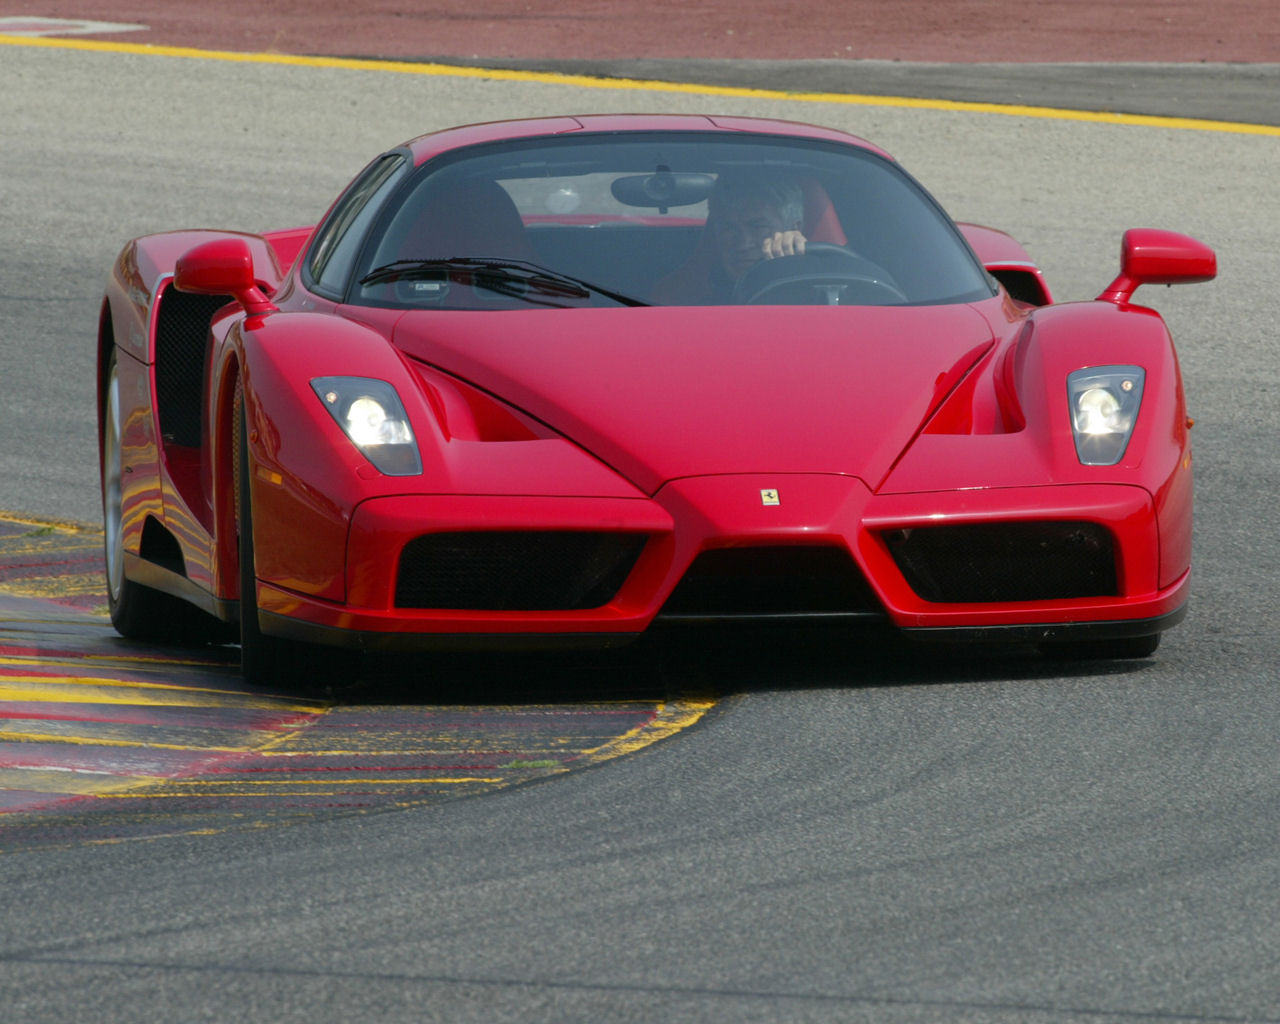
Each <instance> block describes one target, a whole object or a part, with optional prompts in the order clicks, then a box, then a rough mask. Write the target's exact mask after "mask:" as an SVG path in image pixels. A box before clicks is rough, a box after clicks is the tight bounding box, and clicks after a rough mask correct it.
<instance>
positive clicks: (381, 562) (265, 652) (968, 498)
mask: <svg viewBox="0 0 1280 1024" xmlns="http://www.w3.org/2000/svg"><path fill="white" fill-rule="evenodd" d="M1215 272H1216V264H1215V257H1214V254H1213V251H1212V250H1211V249H1209V248H1208V247H1207V246H1205V245H1203V244H1201V243H1199V242H1197V241H1195V240H1194V239H1191V238H1187V237H1186V236H1183V235H1178V234H1174V233H1172V232H1167V231H1158V230H1151V229H1139V230H1131V231H1129V232H1127V233H1126V234H1125V236H1124V240H1123V243H1122V246H1121V255H1120V267H1119V273H1118V276H1116V277H1115V278H1114V280H1113V281H1112V282H1111V283H1110V284H1108V285H1107V286H1106V288H1105V289H1104V290H1103V291H1102V293H1101V294H1100V295H1099V296H1098V298H1097V299H1096V300H1093V301H1089V302H1077V303H1067V304H1063V305H1055V304H1053V302H1052V300H1051V298H1050V294H1049V290H1048V288H1047V287H1046V285H1045V282H1044V280H1043V278H1042V275H1041V273H1040V271H1039V270H1038V269H1037V268H1036V266H1035V265H1034V264H1033V263H1032V262H1031V260H1030V259H1029V257H1028V256H1027V253H1026V252H1025V251H1024V250H1023V249H1022V247H1021V246H1019V245H1018V244H1017V243H1016V242H1015V241H1013V240H1012V239H1011V238H1010V237H1008V236H1007V235H1005V234H1003V233H1001V232H999V231H995V230H992V229H990V228H982V227H977V226H974V225H968V224H959V225H957V224H955V223H953V222H952V221H951V220H950V219H949V218H948V216H947V215H946V214H945V213H944V212H943V210H942V209H941V208H940V207H939V206H938V204H937V202H936V201H935V200H934V199H933V198H932V197H930V195H929V194H928V193H927V192H925V191H924V190H923V189H922V188H921V187H920V185H918V184H917V183H916V182H915V181H914V180H913V179H912V178H911V177H910V176H909V175H908V174H907V173H905V172H904V171H903V170H902V168H901V167H899V166H898V164H897V163H895V162H894V160H893V159H892V158H891V157H890V156H888V155H887V154H886V153H884V152H882V151H881V150H879V149H877V148H876V147H875V146H873V145H870V144H868V143H866V142H864V141H862V140H860V139H857V138H854V137H852V136H849V135H846V134H844V133H842V132H838V131H834V130H830V129H825V128H818V127H813V126H809V125H799V124H790V123H784V122H778V121H767V120H756V119H747V118H740V117H693V116H689V117H685V116H679V117H677V116H613V115H608V116H592V117H563V118H549V119H541V120H530V121H513V122H504V123H497V124H485V125H473V126H469V127H462V128H454V129H450V130H448V131H441V132H435V133H433V134H429V135H425V136H423V137H421V138H418V139H415V140H413V141H412V142H409V143H407V144H405V145H403V146H400V147H398V148H396V149H393V150H391V151H389V152H387V153H384V154H383V155H381V156H379V157H378V158H377V159H375V160H374V161H373V162H372V163H371V164H369V166H368V167H366V168H365V169H364V170H363V171H362V172H361V173H360V174H359V176H358V177H357V178H356V179H355V180H354V181H353V182H352V183H351V184H350V185H349V186H348V187H347V189H346V190H345V191H344V192H343V193H342V194H341V195H340V196H339V197H338V199H337V201H336V202H335V203H334V204H333V206H332V207H331V208H330V209H329V211H328V213H327V214H325V216H324V218H323V219H322V220H321V221H320V223H319V225H318V226H317V227H315V228H310V227H308V228H298V229H292V230H284V231H279V232H272V233H268V234H265V235H248V234H241V233H236V232H232V231H182V232H174V233H168V234H160V235H153V236H149V237H145V238H140V239H137V240H135V241H132V242H130V243H129V244H128V245H127V246H126V247H125V249H124V251H123V252H122V253H121V255H120V257H119V259H118V260H117V261H116V263H115V266H114V269H113V273H112V275H111V279H110V284H109V287H108V289H107V294H106V299H105V301H104V303H103V306H102V314H101V322H100V326H99V339H98V361H97V373H98V393H99V395H100V402H99V411H100V422H101V456H102V494H103V507H104V515H105V526H106V531H105V532H106V565H107V581H108V587H109V593H110V608H111V619H112V622H113V624H114V625H115V627H116V629H117V630H118V631H119V632H120V633H122V634H124V635H125V636H128V637H138V638H142V637H153V638H154V637H167V638H175V637H183V636H185V637H189V638H196V637H204V638H208V637H211V636H218V635H222V636H226V635H227V634H228V633H230V635H231V636H234V633H231V630H232V628H233V627H234V625H235V624H236V623H238V625H239V640H240V644H241V649H242V662H243V666H244V671H245V673H246V674H247V675H248V676H249V677H250V678H270V677H271V676H273V675H274V673H275V672H276V671H277V670H278V669H280V668H283V667H285V662H284V661H283V660H282V659H285V658H287V657H288V656H289V655H290V653H291V652H298V651H301V650H304V649H310V648H307V647H305V646H300V645H313V644H316V645H331V646H336V647H340V648H346V649H353V650H391V649H430V648H458V647H491V646H501V645H506V646H508V647H511V646H514V647H520V646H533V645H540V644H541V645H546V644H549V645H581V644H596V645H601V646H604V645H609V644H613V643H618V642H620V641H623V640H626V639H629V638H634V637H636V636H638V635H639V634H641V633H642V632H644V631H645V630H647V629H649V628H650V627H651V626H652V625H654V624H655V623H662V622H684V623H713V622H714V623H721V622H732V621H748V622H750V621H780V620H786V621H790V620H805V621H824V622H833V623H838V622H843V621H858V620H878V621H881V622H883V623H885V624H887V625H889V626H892V627H896V628H897V629H899V630H904V631H907V632H908V633H911V634H915V635H920V636H935V637H936V636H943V637H953V636H954V637H958V638H977V639H982V640H1002V639H1008V640H1010V641H1017V642H1031V643H1035V644H1039V645H1040V646H1041V647H1043V648H1045V649H1047V650H1061V649H1066V650H1072V651H1081V652H1089V653H1091V654H1098V653H1102V654H1106V655H1111V656H1119V657H1134V656H1145V655H1148V654H1150V653H1151V652H1152V651H1153V650H1154V649H1155V647H1156V645H1157V643H1158V641H1159V639H1160V634H1161V631H1163V630H1165V629H1167V628H1169V627H1170V626H1172V625H1173V624H1174V623H1176V622H1177V621H1178V619H1179V618H1180V617H1181V615H1182V614H1183V611H1184V606H1185V602H1186V599H1187V587H1188V574H1189V568H1190V562H1191V506H1192V487H1191V452H1190V448H1189V444H1188V428H1189V427H1190V421H1189V420H1188V418H1187V412H1186V409H1185V405H1184V399H1183V390H1182V383H1181V380H1180V376H1179V370H1178V361H1177V357H1176V355H1175V352H1174V347H1173V344H1172V342H1171V340H1170V337H1169V333H1168V331H1167V329H1166V327H1165V325H1164V323H1163V321H1162V320H1161V319H1160V317H1159V316H1158V315H1157V314H1156V313H1155V312H1153V311H1152V310H1150V309H1147V308H1144V307H1142V306H1138V305H1134V304H1133V302H1132V298H1133V293H1134V291H1135V290H1136V289H1137V288H1138V287H1139V286H1140V285H1142V284H1150V283H1159V284H1175V283H1180V282H1194V281H1206V280H1209V279H1210V278H1212V277H1213V276H1214V274H1215Z"/></svg>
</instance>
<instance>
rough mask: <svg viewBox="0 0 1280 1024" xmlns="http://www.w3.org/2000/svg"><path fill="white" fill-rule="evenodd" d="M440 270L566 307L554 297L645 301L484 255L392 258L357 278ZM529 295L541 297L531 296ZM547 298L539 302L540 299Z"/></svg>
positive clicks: (365, 280)
mask: <svg viewBox="0 0 1280 1024" xmlns="http://www.w3.org/2000/svg"><path fill="white" fill-rule="evenodd" d="M441 271H443V272H444V273H446V274H447V275H448V276H449V277H451V278H454V279H455V280H459V281H460V282H461V283H467V284H472V285H475V286H478V287H481V288H484V289H485V290H487V291H491V292H496V293H498V294H499V295H507V296H510V297H511V298H515V299H523V300H524V301H526V302H532V303H534V304H535V305H543V306H554V307H556V308H558V309H568V308H570V307H569V306H568V305H566V304H565V303H564V302H557V301H553V300H556V299H579V300H580V299H587V298H590V297H591V295H592V294H595V295H602V296H604V297H605V298H606V299H612V300H613V301H614V302H618V303H620V304H622V305H624V306H647V305H649V303H647V302H642V301H641V300H640V299H636V298H632V297H631V296H630V295H623V294H622V293H621V292H615V291H614V290H613V289H611V288H603V287H601V286H600V285H598V284H592V283H591V282H590V281H583V280H582V279H581V278H577V277H573V276H571V275H569V274H562V273H560V272H559V271H557V270H550V269H548V268H547V267H542V266H539V265H538V264H536V263H530V262H529V261H527V260H512V259H504V258H497V257H486V256H454V257H451V258H449V259H428V260H396V261H395V262H394V263H388V264H386V265H385V266H381V267H378V268H377V269H376V270H373V271H370V272H369V273H368V274H366V275H365V276H364V277H362V278H361V279H360V283H361V284H362V285H366V286H367V285H372V284H386V283H387V282H390V281H403V280H413V279H414V278H417V277H422V276H429V275H431V274H433V273H440V272H441ZM530 293H533V295H536V296H540V297H541V298H534V297H533V296H531V294H530ZM544 299H545V300H548V301H543V300H544Z"/></svg>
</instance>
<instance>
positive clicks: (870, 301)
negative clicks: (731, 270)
mask: <svg viewBox="0 0 1280 1024" xmlns="http://www.w3.org/2000/svg"><path fill="white" fill-rule="evenodd" d="M733 300H734V302H740V303H748V304H752V305H761V304H764V303H769V304H771V305H784V306H857V305H867V306H883V305H888V304H891V303H895V302H906V301H907V297H906V295H904V294H903V293H902V291H901V289H899V288H898V286H897V285H896V284H895V283H894V280H893V278H892V277H891V276H890V275H889V272H888V271H887V270H885V269H884V268H883V267H882V266H880V265H879V264H877V263H872V262H871V261H870V260H869V259H867V258H866V257H864V256H859V255H858V254H857V253H855V252H852V251H851V250H849V249H846V248H845V247H844V246H843V245H832V244H831V243H829V242H808V243H807V244H806V245H805V247H804V253H803V254H801V255H797V256H777V257H774V258H773V259H771V260H760V261H759V262H758V263H756V264H754V265H753V266H752V267H751V268H750V269H749V270H748V271H747V272H746V273H745V274H743V275H742V277H741V278H739V279H738V283H737V284H736V285H734V288H733Z"/></svg>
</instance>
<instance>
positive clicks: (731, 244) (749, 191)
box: [653, 171, 805, 306]
mask: <svg viewBox="0 0 1280 1024" xmlns="http://www.w3.org/2000/svg"><path fill="white" fill-rule="evenodd" d="M707 206H708V212H707V226H706V235H705V236H704V238H703V239H702V240H701V241H700V242H699V243H698V246H697V250H696V251H695V253H694V255H693V258H692V259H690V261H689V262H688V263H686V264H685V265H684V266H682V267H681V268H680V269H679V270H678V271H676V272H675V273H674V274H670V275H668V276H667V277H665V278H663V279H662V280H661V281H659V282H658V284H657V285H656V286H655V288H654V293H653V299H654V301H655V302H656V303H657V304H659V305H671V306H700V305H714V304H720V303H726V302H730V301H731V300H732V297H733V289H734V286H735V285H736V284H737V283H738V281H740V280H741V279H742V276H743V275H744V274H745V273H746V272H747V271H748V270H750V269H751V268H752V267H753V266H755V265H756V264H757V263H758V262H760V260H772V259H777V258H779V257H781V256H800V255H803V254H804V250H805V236H804V233H803V232H802V231H801V226H802V225H803V223H804V190H803V189H801V187H800V186H799V185H797V184H796V183H795V182H792V181H789V180H786V179H779V178H776V177H772V176H766V175H763V174H760V173H751V172H745V171H743V172H736V173H735V172H729V173H725V174H721V175H720V177H719V178H717V179H716V185H715V188H714V189H713V190H712V192H711V195H710V197H709V199H708V203H707ZM708 249H709V250H710V258H708V253H707V250H708Z"/></svg>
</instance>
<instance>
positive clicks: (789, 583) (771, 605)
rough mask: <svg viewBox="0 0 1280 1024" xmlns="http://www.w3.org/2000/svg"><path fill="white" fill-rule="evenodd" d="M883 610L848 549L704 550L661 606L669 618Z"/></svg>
mask: <svg viewBox="0 0 1280 1024" xmlns="http://www.w3.org/2000/svg"><path fill="white" fill-rule="evenodd" d="M881 611H882V609H881V607H880V604H879V602H877V601H876V599H875V596H874V595H873V594H872V593H871V589H870V588H869V587H868V586H867V583H866V581H865V580H864V579H863V578H862V574H861V573H860V572H859V571H858V567H857V566H856V565H855V564H854V561H853V559H852V558H851V557H850V556H849V553H848V552H847V551H845V550H843V549H841V548H834V547H761V548H718V549H716V550H713V551H704V552H703V553H702V554H700V555H699V556H698V557H697V558H695V559H694V561H693V564H692V565H691V566H690V567H689V570H688V571H687V572H686V573H685V574H684V578H683V579H681V581H680V583H679V584H678V585H677V586H676V589H675V590H674V591H672V594H671V596H670V597H669V598H668V599H667V603H666V604H665V605H663V608H662V614H663V615H665V616H669V617H695V616H696V617H708V618H726V619H731V618H750V617H753V616H757V617H762V616H780V615H805V614H811V615H824V614H825V615H831V614H835V615H839V614H850V613H855V614H867V613H880V612H881Z"/></svg>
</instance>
